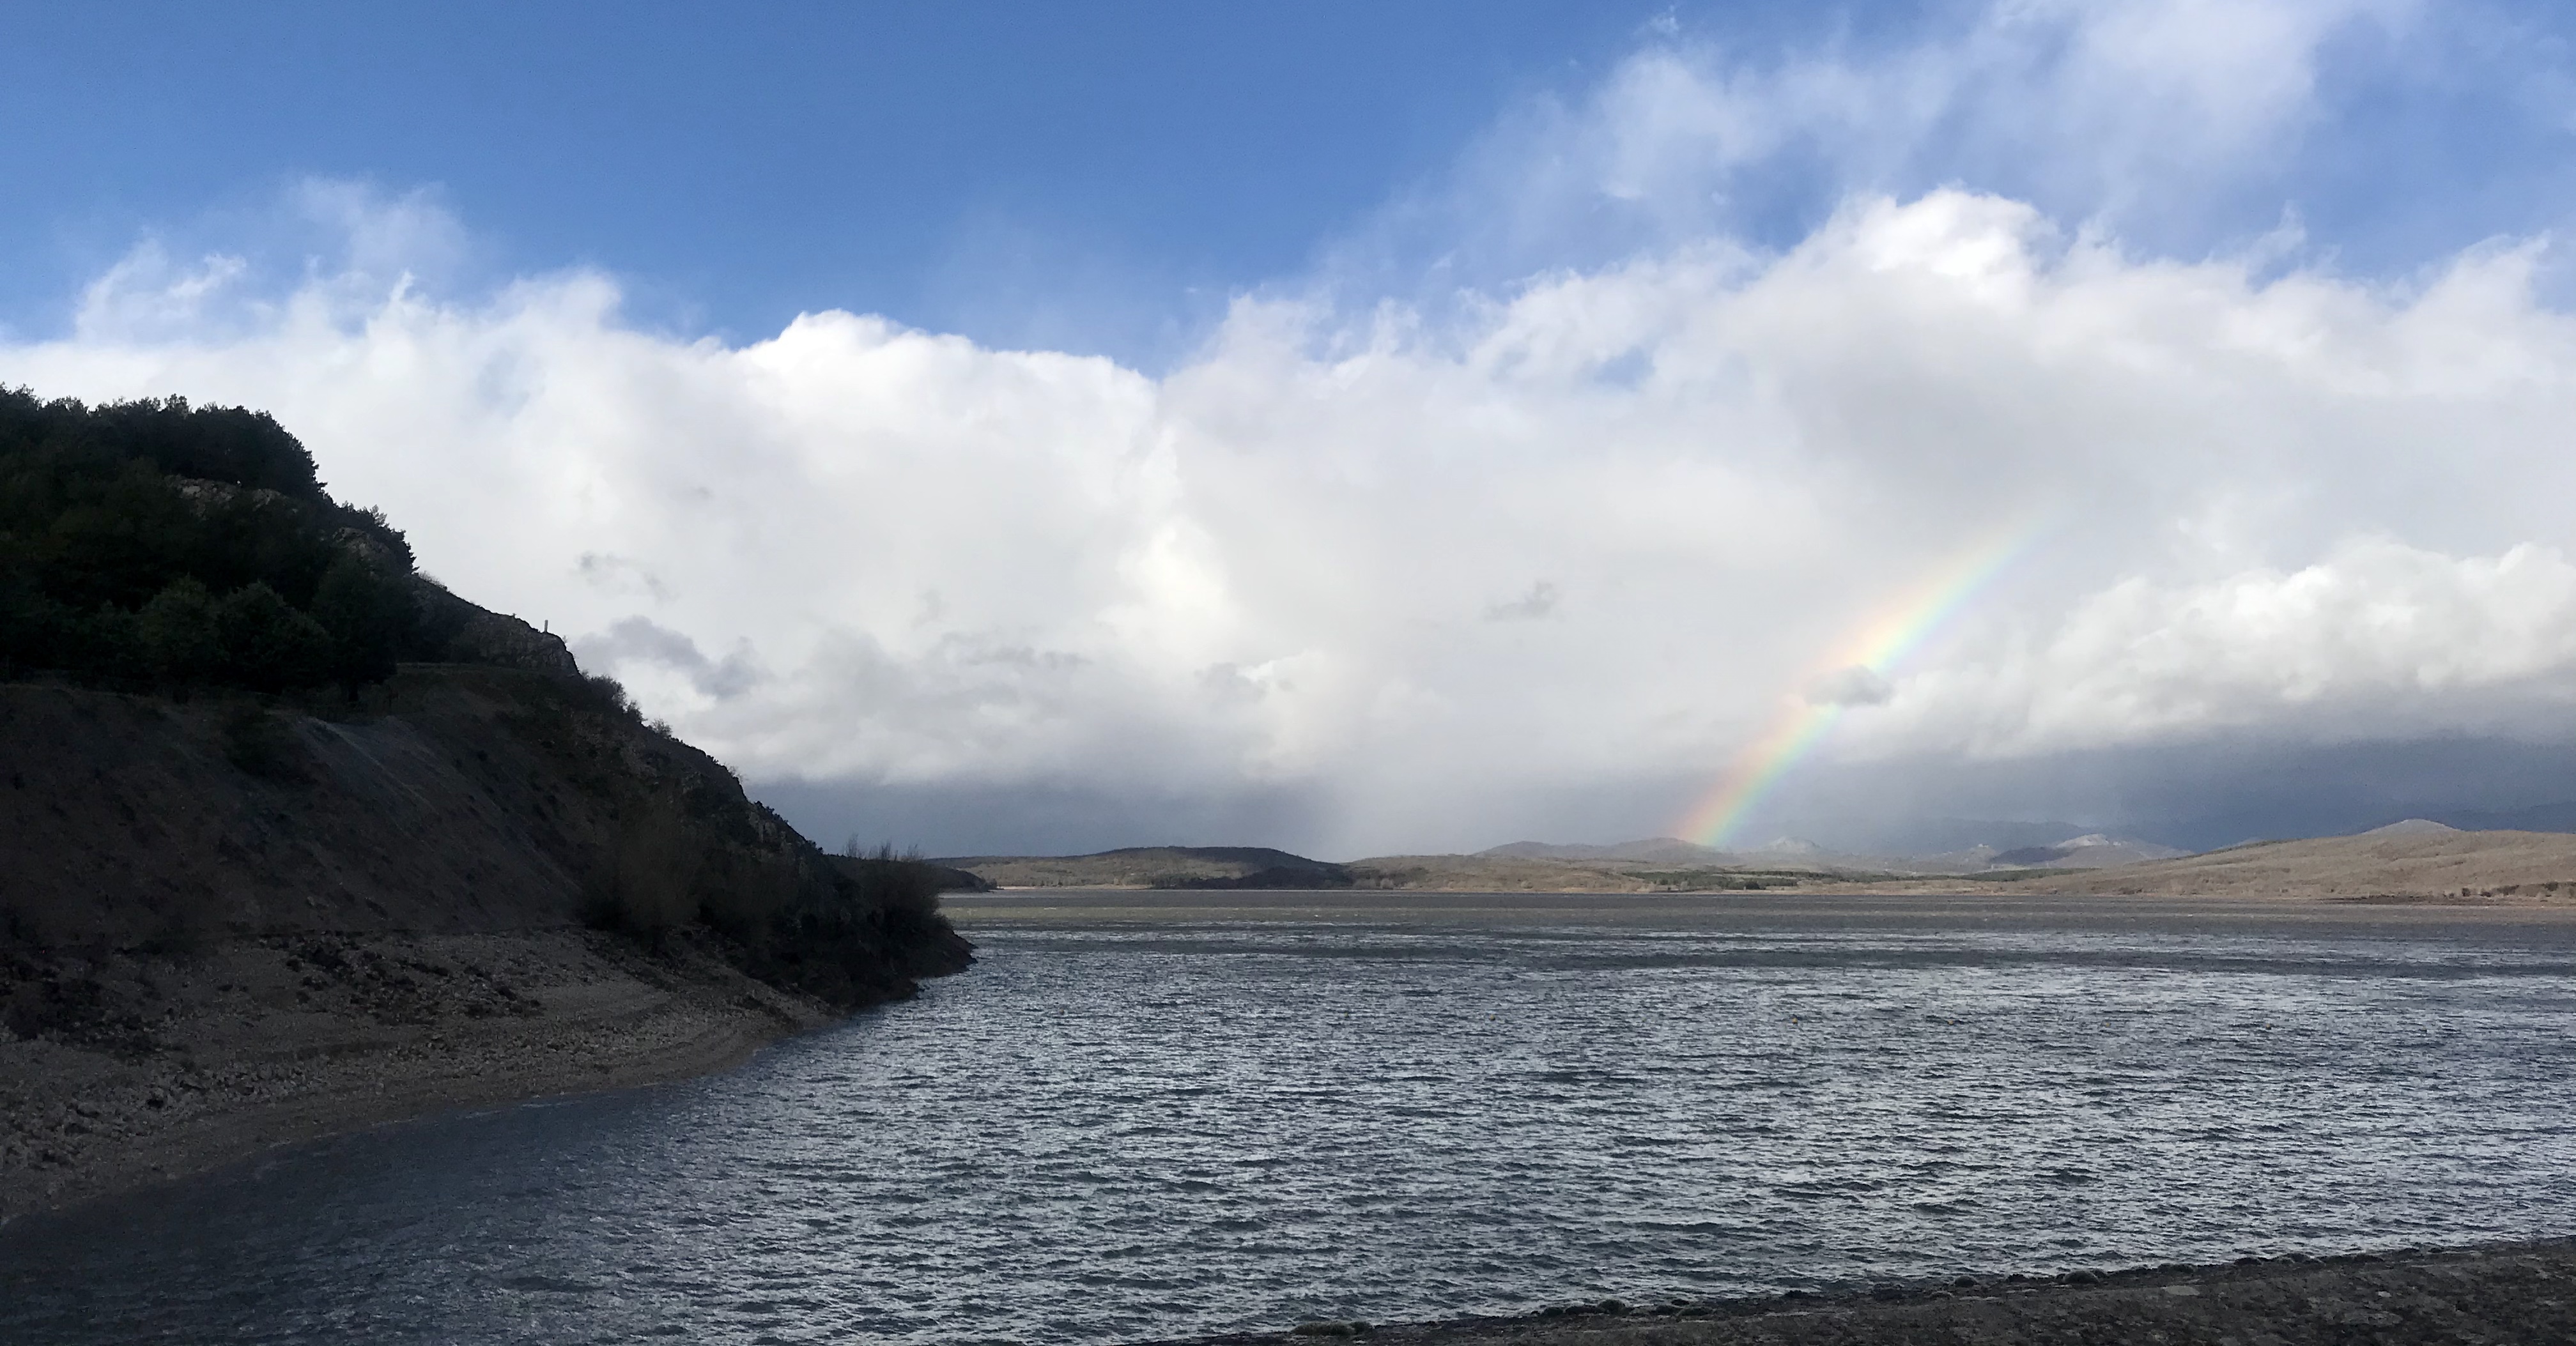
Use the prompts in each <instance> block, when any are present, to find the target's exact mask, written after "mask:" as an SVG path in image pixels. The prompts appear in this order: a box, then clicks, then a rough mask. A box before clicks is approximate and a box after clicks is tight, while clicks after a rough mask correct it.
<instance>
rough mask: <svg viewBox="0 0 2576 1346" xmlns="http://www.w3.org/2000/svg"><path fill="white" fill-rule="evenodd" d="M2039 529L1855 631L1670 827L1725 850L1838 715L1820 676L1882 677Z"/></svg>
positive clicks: (1940, 577)
mask: <svg viewBox="0 0 2576 1346" xmlns="http://www.w3.org/2000/svg"><path fill="white" fill-rule="evenodd" d="M2045 531H2046V528H2045V527H2044V521H2041V522H2033V523H2028V524H2023V525H2020V526H2018V527H2014V528H2009V529H2005V530H2004V531H2002V532H2000V533H1998V534H1996V535H1995V536H1994V537H1992V538H1990V539H1988V540H1987V541H1985V542H1983V543H1981V544H1979V545H1978V546H1975V547H1973V548H1970V549H1969V550H1968V551H1967V552H1966V553H1965V554H1963V555H1961V556H1960V557H1959V558H1958V559H1957V560H1955V561H1953V562H1951V563H1950V564H1949V565H1947V566H1945V567H1943V568H1942V569H1940V570H1938V571H1936V572H1934V573H1933V575H1932V577H1931V578H1930V579H1929V580H1928V581H1926V582H1924V583H1922V584H1919V585H1916V586H1915V587H1914V589H1913V590H1912V591H1911V592H1910V593H1908V594H1906V595H1905V597H1904V598H1903V599H1902V600H1900V601H1898V602H1895V603H1892V604H1889V605H1888V606H1887V607H1885V608H1884V609H1882V610H1881V611H1880V613H1879V615H1878V616H1877V617H1875V618H1873V619H1872V620H1870V621H1868V622H1865V623H1863V624H1862V625H1861V626H1859V627H1858V628H1856V629H1855V630H1854V631H1853V632H1852V633H1851V635H1849V636H1848V637H1846V638H1845V639H1844V640H1843V641H1842V642H1841V643H1839V644H1837V645H1836V646H1835V647H1834V649H1833V652H1832V654H1831V656H1830V657H1828V658H1826V659H1825V660H1824V661H1822V662H1821V663H1819V664H1818V665H1816V667H1815V668H1814V670H1813V671H1812V672H1811V673H1810V674H1809V676H1808V677H1807V678H1805V679H1803V680H1802V681H1801V683H1800V685H1799V686H1798V687H1796V688H1793V689H1791V691H1790V692H1789V694H1788V695H1787V696H1786V697H1784V698H1783V700H1782V706H1781V713H1780V716H1779V718H1778V719H1776V720H1774V721H1773V722H1772V724H1771V727H1770V728H1768V729H1766V730H1764V731H1763V732H1762V735H1761V736H1760V737H1758V738H1756V739H1754V740H1753V742H1752V743H1750V744H1748V745H1746V747H1745V749H1744V751H1743V752H1741V753H1738V754H1737V755H1736V758H1735V761H1734V762H1733V763H1732V764H1731V765H1730V766H1728V768H1727V771H1726V774H1725V775H1724V776H1722V777H1720V778H1719V780H1718V783H1717V786H1716V788H1714V789H1712V790H1710V791H1709V792H1708V794H1707V796H1706V797H1704V798H1702V799H1701V800H1700V801H1699V803H1698V804H1696V805H1694V806H1693V807H1692V808H1691V810H1690V812H1689V813H1687V814H1685V815H1683V817H1682V821H1681V823H1680V824H1679V826H1678V828H1677V829H1676V830H1677V832H1678V833H1679V835H1681V836H1682V837H1684V838H1686V839H1688V840H1691V841H1696V842H1698V843H1700V844H1701V845H1703V846H1724V845H1725V844H1726V843H1728V842H1729V841H1732V840H1734V838H1735V831H1736V829H1737V828H1739V827H1741V826H1743V825H1744V819H1745V817H1746V815H1748V814H1750V813H1751V812H1752V811H1753V808H1754V806H1755V805H1757V804H1759V803H1761V802H1762V800H1763V798H1764V797H1765V796H1767V795H1768V794H1770V792H1771V787H1773V786H1774V785H1777V784H1779V782H1780V778H1781V777H1783V776H1785V775H1787V774H1789V771H1790V769H1791V768H1793V767H1795V766H1797V765H1798V763H1799V762H1801V761H1804V760H1805V759H1806V756H1807V754H1808V753H1810V752H1813V751H1814V750H1815V747H1816V745H1817V744H1818V743H1819V742H1822V741H1823V739H1824V737H1825V734H1826V732H1827V731H1829V730H1831V729H1832V728H1833V727H1834V722H1835V721H1837V720H1840V719H1841V718H1842V716H1843V711H1844V709H1845V707H1844V705H1843V704H1842V703H1840V702H1835V701H1825V702H1821V703H1820V702H1818V701H1817V700H1816V699H1815V698H1814V697H1813V696H1812V695H1811V689H1813V688H1814V686H1815V685H1816V683H1817V681H1818V680H1819V679H1822V678H1826V677H1832V676H1836V675H1846V674H1848V673H1849V672H1850V671H1851V670H1853V669H1866V670H1868V672H1869V674H1870V675H1871V676H1873V677H1881V678H1883V677H1885V676H1886V675H1887V674H1888V673H1889V672H1891V671H1893V670H1894V669H1895V667H1896V665H1897V664H1898V663H1900V662H1902V661H1903V660H1904V658H1905V656H1907V655H1909V654H1911V653H1913V652H1914V651H1915V650H1916V649H1917V648H1919V647H1920V646H1921V645H1922V644H1923V642H1924V641H1926V640H1928V639H1930V638H1931V636H1932V635H1933V633H1934V632H1936V631H1938V630H1940V629H1941V627H1942V625H1943V624H1944V623H1946V622H1948V621H1949V619H1950V618H1951V617H1953V616H1955V615H1957V614H1958V612H1959V610H1960V609H1961V608H1964V607H1966V606H1967V605H1968V603H1969V601H1970V600H1972V599H1974V598H1975V597H1976V596H1977V595H1978V594H1979V593H1981V592H1983V591H1984V590H1985V588H1986V586H1987V585H1989V584H1991V583H1993V582H1994V579H1995V577H1996V576H1998V575H2000V574H2002V573H2003V572H2004V571H2005V570H2006V569H2008V568H2009V567H2010V566H2011V565H2012V563H2013V562H2014V561H2016V560H2018V559H2020V558H2021V556H2022V555H2023V554H2024V553H2025V552H2027V551H2029V550H2030V548H2031V545H2032V544H2033V543H2035V542H2037V541H2038V540H2039V538H2040V536H2041V535H2042V534H2043V533H2044V532H2045Z"/></svg>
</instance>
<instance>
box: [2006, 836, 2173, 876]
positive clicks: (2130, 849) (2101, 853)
mask: <svg viewBox="0 0 2576 1346" xmlns="http://www.w3.org/2000/svg"><path fill="white" fill-rule="evenodd" d="M2182 854H2185V852H2183V851H2181V850H2179V849H2176V848H2175V847H2172V846H2159V845H2157V844H2156V843H2154V842H2152V841H2138V840H2135V839H2132V838H2126V837H2113V836H2105V835H2103V834H2102V833H2099V832H2092V833H2087V834H2086V835H2084V836H2080V837H2073V838H2070V839H2068V840H2066V841H2061V842H2059V843H2057V844H2056V845H2054V846H2024V847H2020V848H2018V849H2015V850H2009V851H1997V852H1995V853H1994V854H1992V855H1990V856H1988V857H1986V864H1987V865H1988V866H1990V867H1992V868H1996V869H2108V868H2110V867H2111V866H2113V865H2134V864H2139V863H2142V862H2144V861H2148V860H2170V859H2173V858H2174V857H2175V856H2178V855H2182Z"/></svg>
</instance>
